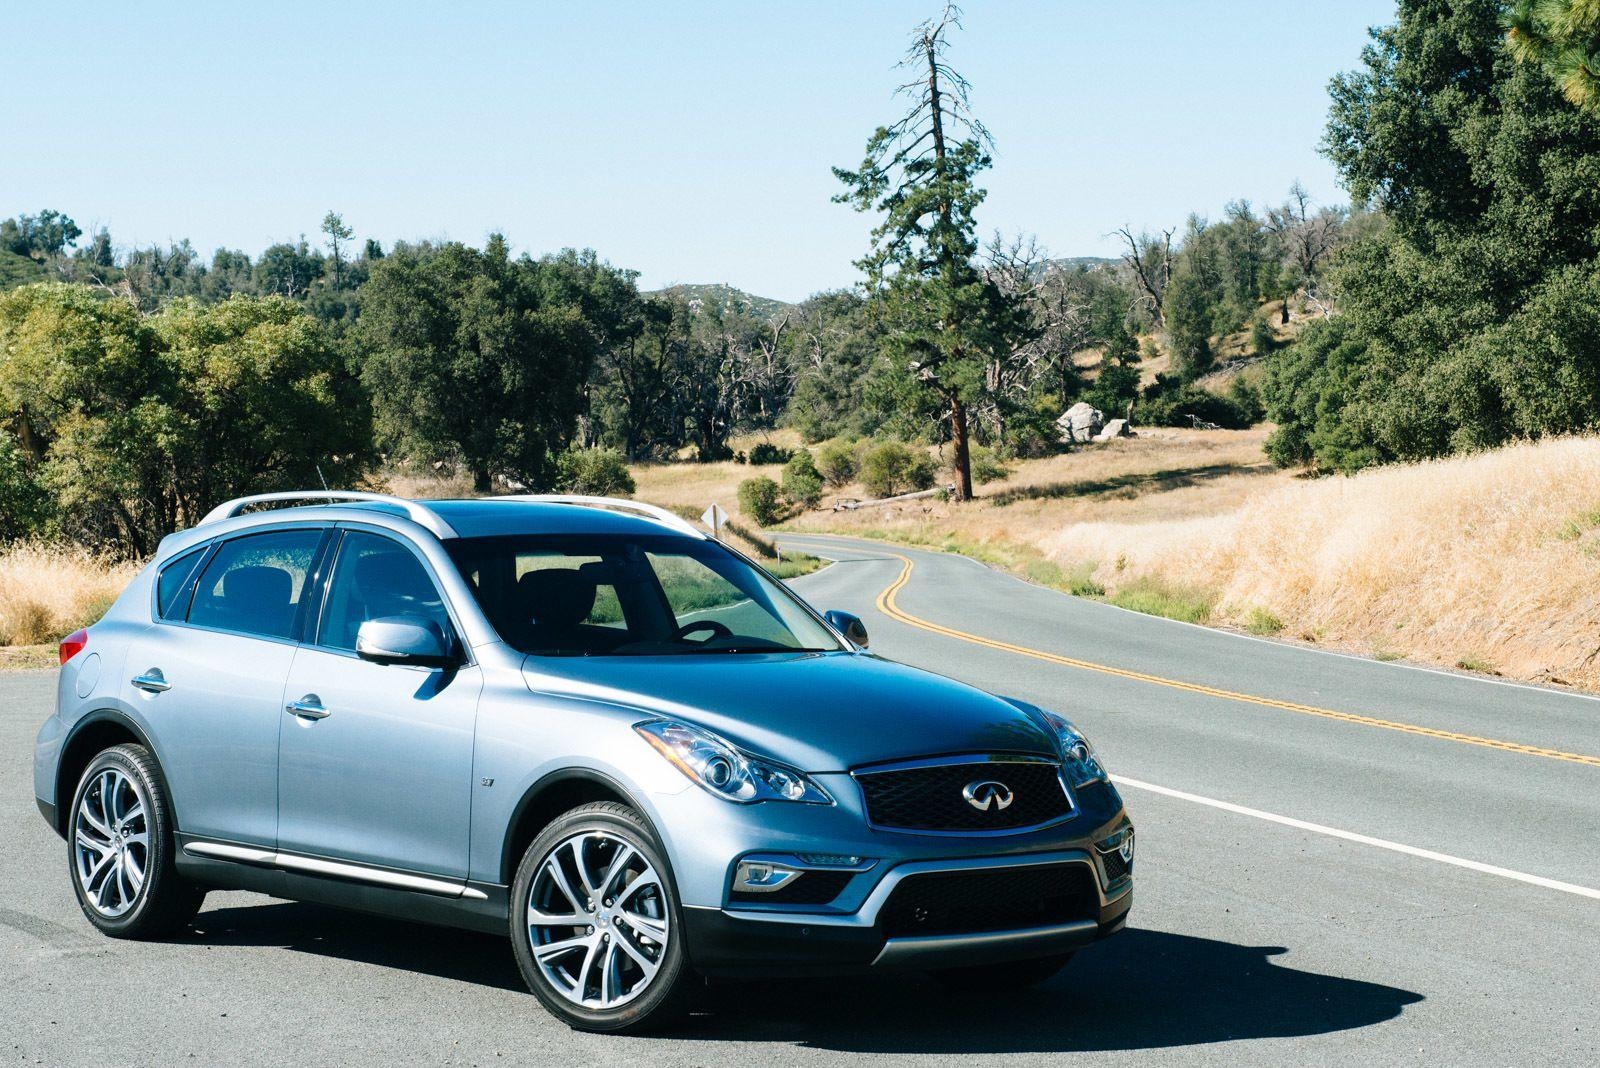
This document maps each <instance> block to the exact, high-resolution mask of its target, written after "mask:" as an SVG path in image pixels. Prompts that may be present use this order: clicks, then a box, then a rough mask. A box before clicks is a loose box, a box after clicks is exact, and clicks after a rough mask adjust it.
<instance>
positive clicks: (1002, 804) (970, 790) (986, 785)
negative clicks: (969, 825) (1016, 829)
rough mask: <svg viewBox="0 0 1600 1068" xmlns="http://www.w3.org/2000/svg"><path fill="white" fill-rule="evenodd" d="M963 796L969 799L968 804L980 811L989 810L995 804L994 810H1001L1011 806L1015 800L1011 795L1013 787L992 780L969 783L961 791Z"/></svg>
mask: <svg viewBox="0 0 1600 1068" xmlns="http://www.w3.org/2000/svg"><path fill="white" fill-rule="evenodd" d="M961 796H962V797H964V798H966V799H967V804H969V805H971V806H972V807H973V808H975V809H977V810H978V811H979V812H987V811H989V806H990V805H993V806H994V810H995V811H996V812H999V811H1000V810H1001V809H1003V808H1010V807H1011V802H1012V801H1013V800H1014V798H1013V797H1012V795H1011V787H1009V786H1007V785H1006V784H1005V783H1003V782H994V781H992V780H983V781H980V782H969V783H967V785H966V786H965V787H964V788H963V789H962V791H961Z"/></svg>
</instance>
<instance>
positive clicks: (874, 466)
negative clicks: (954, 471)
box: [861, 441, 939, 497]
mask: <svg viewBox="0 0 1600 1068" xmlns="http://www.w3.org/2000/svg"><path fill="white" fill-rule="evenodd" d="M938 474H939V468H938V465H937V464H935V463H934V462H933V457H931V456H929V455H928V454H927V453H926V452H924V451H923V450H922V449H913V448H911V447H909V446H907V445H906V444H905V443H904V442H900V441H885V442H881V443H879V444H877V445H874V446H873V447H872V448H870V449H868V450H867V453H866V455H865V456H863V457H862V458H861V484H862V485H864V486H865V487H866V488H867V492H868V493H870V494H872V495H873V496H874V497H893V496H895V495H896V494H899V493H906V492H908V491H910V490H925V489H929V488H931V487H932V486H933V483H934V480H935V479H936V478H937V477H938Z"/></svg>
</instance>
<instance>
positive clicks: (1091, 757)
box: [1040, 709, 1111, 789]
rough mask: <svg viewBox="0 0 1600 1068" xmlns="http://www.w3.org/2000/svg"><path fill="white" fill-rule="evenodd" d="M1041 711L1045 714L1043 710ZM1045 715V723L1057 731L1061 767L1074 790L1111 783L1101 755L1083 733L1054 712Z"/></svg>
mask: <svg viewBox="0 0 1600 1068" xmlns="http://www.w3.org/2000/svg"><path fill="white" fill-rule="evenodd" d="M1040 711H1041V712H1043V710H1042V709H1041V710H1040ZM1043 714H1044V718H1045V722H1046V723H1048V724H1050V729H1051V730H1053V731H1055V734H1056V743H1057V744H1058V745H1060V746H1061V767H1062V768H1063V769H1064V770H1065V771H1066V773H1067V781H1068V782H1069V783H1071V784H1072V786H1073V788H1074V789H1077V788H1079V787H1083V786H1088V785H1089V784H1090V783H1092V782H1110V781H1111V776H1109V775H1107V774H1106V769H1105V768H1103V767H1101V765H1100V757H1099V755H1098V754H1096V753H1095V751H1094V746H1092V745H1090V744H1089V739H1087V738H1085V737H1084V736H1083V732H1082V731H1080V730H1079V729H1078V728H1077V727H1074V726H1073V725H1072V724H1071V723H1070V722H1069V721H1067V720H1066V719H1064V718H1062V717H1061V716H1058V715H1056V714H1055V713H1054V712H1043Z"/></svg>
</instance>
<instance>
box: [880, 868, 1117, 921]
mask: <svg viewBox="0 0 1600 1068" xmlns="http://www.w3.org/2000/svg"><path fill="white" fill-rule="evenodd" d="M1098 909H1099V898H1098V897H1097V896H1096V893H1095V885H1094V875H1093V873H1092V870H1091V869H1090V867H1089V865H1087V864H1049V865H1044V864H1041V865H1036V866H1030V867H1024V868H999V869H994V870H990V871H943V872H928V873H925V874H922V875H908V876H906V877H905V879H903V880H901V882H900V885H899V886H897V887H895V888H894V893H892V894H890V895H889V900H888V901H886V902H884V905H883V908H882V910H881V911H880V912H879V913H878V926H879V928H880V929H881V930H882V932H883V935H884V937H885V938H895V937H901V936H905V935H944V934H974V933H978V932H982V931H1009V930H1024V929H1027V928H1030V927H1047V926H1050V925H1051V924H1057V923H1068V922H1071V921H1073V920H1085V919H1093V918H1095V916H1096V915H1097V914H1098Z"/></svg>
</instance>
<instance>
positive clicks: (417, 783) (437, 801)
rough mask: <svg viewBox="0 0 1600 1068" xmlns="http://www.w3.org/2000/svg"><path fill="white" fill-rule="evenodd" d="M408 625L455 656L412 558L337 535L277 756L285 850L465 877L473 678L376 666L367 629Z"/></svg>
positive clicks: (396, 546) (459, 670) (420, 564)
mask: <svg viewBox="0 0 1600 1068" xmlns="http://www.w3.org/2000/svg"><path fill="white" fill-rule="evenodd" d="M405 615H409V616H418V617H422V618H424V619H429V620H433V621H434V622H437V623H438V624H439V625H440V626H441V627H442V628H443V629H444V631H445V633H446V634H450V635H452V636H453V638H454V641H455V642H456V646H457V648H462V647H463V646H462V643H461V641H460V638H459V636H458V635H459V629H458V628H457V627H456V625H455V623H454V621H453V619H452V618H451V615H450V613H449V611H448V610H447V608H446V606H445V603H444V601H443V598H442V595H441V594H440V592H439V584H438V582H437V581H436V580H435V579H434V576H433V574H432V573H431V571H430V570H429V568H428V565H427V564H426V563H425V562H424V561H423V559H422V557H421V556H420V555H419V554H418V553H417V552H416V551H415V550H414V549H413V548H412V547H411V546H410V545H408V544H407V543H405V542H404V541H402V540H400V539H398V538H396V537H393V536H390V535H388V534H384V533H379V532H377V531H372V530H361V529H352V530H347V531H345V532H344V533H343V535H342V537H341V540H340V543H339V545H338V547H337V550H336V552H335V554H334V556H333V566H332V570H331V571H330V572H329V579H328V584H327V592H326V596H325V602H324V604H323V607H322V611H321V613H320V619H319V620H318V623H317V627H316V630H315V632H314V633H315V637H314V638H313V637H310V636H308V639H307V641H306V643H305V644H304V645H303V646H302V647H301V648H300V649H299V650H298V652H296V654H295V657H294V664H293V667H292V668H291V669H290V673H289V684H288V687H287V689H286V690H285V701H286V702H287V703H289V704H293V705H295V706H297V708H298V709H299V710H300V711H299V713H298V714H291V715H289V716H287V717H285V721H284V725H283V734H282V740H281V743H280V748H279V760H278V846H279V848H280V849H282V850H284V851H286V852H294V853H301V854H308V855H311V856H316V857H327V858H331V859H336V860H340V861H346V862H354V863H358V864H367V865H375V866H379V867H384V868H397V869H401V870H404V871H414V872H422V873H426V874H430V875H442V876H451V877H455V878H462V879H464V878H465V877H466V875H467V845H468V837H469V832H470V816H471V798H472V741H473V730H474V727H475V724H476V720H477V712H478V695H479V693H480V691H481V690H482V688H483V676H482V672H481V670H480V669H479V668H478V667H477V666H476V665H474V664H462V665H461V666H459V667H455V668H450V669H443V668H423V667H412V666H406V665H399V664H375V663H371V662H370V661H366V660H362V659H360V658H358V657H357V656H356V654H355V644H356V632H357V630H359V629H360V626H361V624H362V623H363V622H365V621H366V620H368V619H378V618H381V617H384V616H405Z"/></svg>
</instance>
